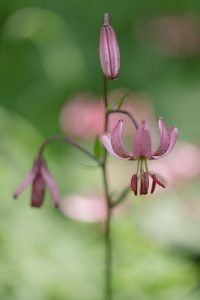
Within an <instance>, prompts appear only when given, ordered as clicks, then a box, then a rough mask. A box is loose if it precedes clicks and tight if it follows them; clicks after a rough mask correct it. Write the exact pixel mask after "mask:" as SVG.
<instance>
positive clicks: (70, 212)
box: [60, 194, 107, 223]
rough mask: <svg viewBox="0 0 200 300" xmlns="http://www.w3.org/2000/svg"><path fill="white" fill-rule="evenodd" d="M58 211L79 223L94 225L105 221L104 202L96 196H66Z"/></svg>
mask: <svg viewBox="0 0 200 300" xmlns="http://www.w3.org/2000/svg"><path fill="white" fill-rule="evenodd" d="M60 209H61V211H62V212H63V214H64V215H66V216H67V217H69V218H71V219H74V220H77V221H81V222H88V223H95V222H100V221H103V220H105V219H106V211H107V210H106V201H105V200H104V199H103V198H99V197H98V196H82V195H77V194H72V195H69V196H66V197H65V198H64V199H63V200H62V201H61V205H60Z"/></svg>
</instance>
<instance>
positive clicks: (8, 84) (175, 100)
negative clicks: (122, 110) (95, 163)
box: [0, 0, 200, 300]
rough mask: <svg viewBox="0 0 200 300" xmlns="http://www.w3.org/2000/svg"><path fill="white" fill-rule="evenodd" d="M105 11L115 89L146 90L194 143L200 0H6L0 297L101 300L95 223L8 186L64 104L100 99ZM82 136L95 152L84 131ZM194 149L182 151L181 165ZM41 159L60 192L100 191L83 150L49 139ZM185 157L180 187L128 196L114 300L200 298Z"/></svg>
mask: <svg viewBox="0 0 200 300" xmlns="http://www.w3.org/2000/svg"><path fill="white" fill-rule="evenodd" d="M105 10H108V11H109V13H110V15H111V16H112V25H113V27H114V28H115V30H116V33H117V36H118V40H119V44H120V51H121V71H120V77H119V78H118V80H116V81H114V82H111V83H110V85H109V88H110V90H113V89H116V88H117V87H120V88H126V89H129V90H131V91H132V92H134V93H135V94H136V95H137V94H138V95H141V94H142V95H145V97H147V98H148V101H149V103H150V104H151V105H152V106H153V108H154V111H155V115H156V117H157V116H163V117H164V119H165V120H166V122H167V124H169V125H170V124H174V125H176V126H177V127H178V128H179V131H180V141H181V140H186V141H187V142H188V143H192V144H196V145H198V144H199V140H200V121H199V110H200V2H199V1H197V0H190V1H189V0H185V1H184V0H182V1H169V0H168V1H167V0H166V1H165V0H163V1H161V0H160V1H159V0H152V1H147V0H140V1H132V0H124V1H89V0H85V1H80V0H73V1H72V0H68V1H61V0H58V1H52V0H48V1H46V0H38V1H37V0H35V1H31V0H26V1H25V0H9V1H8V0H1V2H0V101H1V102H0V139H1V143H0V187H1V188H0V200H1V201H0V299H2V300H27V299H29V300H31V299H34V300H35V299H36V300H64V299H65V300H66V299H69V300H80V299H81V300H86V299H87V300H100V299H102V298H103V296H102V295H103V277H102V274H103V268H104V264H103V250H104V249H103V230H102V229H103V228H102V225H101V224H100V223H96V224H86V223H83V222H76V221H73V220H71V219H69V218H67V217H66V216H65V215H64V214H62V213H61V212H59V211H58V210H54V209H53V208H52V205H51V202H50V197H49V195H47V197H46V201H45V204H44V206H43V207H42V208H41V209H40V210H36V209H32V208H31V207H30V206H29V194H30V191H29V190H28V191H26V192H24V194H23V195H22V196H21V197H20V199H19V200H17V202H14V201H13V200H12V193H13V191H14V190H15V188H16V186H17V185H18V184H19V182H20V180H21V179H22V178H23V177H24V176H25V174H26V173H27V172H28V170H29V169H30V167H31V164H32V161H33V159H34V157H35V155H36V152H37V149H38V146H39V145H40V143H41V141H42V140H43V138H44V137H46V136H48V135H50V134H56V133H60V132H61V128H60V122H59V117H60V113H61V110H62V107H63V105H64V103H66V101H67V99H69V97H71V96H73V95H75V94H79V93H81V92H85V91H87V92H88V91H89V92H92V93H93V94H95V95H96V96H97V97H101V94H102V74H101V68H100V64H99V56H98V47H99V31H100V26H101V24H102V18H103V12H104V11H105ZM79 125H80V126H81V124H79ZM80 142H81V143H82V144H85V145H86V146H87V147H88V149H92V147H93V143H92V141H87V137H86V141H85V140H84V138H82V139H81V140H80ZM191 156H192V154H191V153H190V152H189V151H188V155H187V153H186V155H185V160H186V161H187V160H188V159H190V158H191ZM46 158H47V159H48V164H49V167H50V169H51V173H52V174H53V175H54V178H55V179H56V181H57V182H58V185H59V188H60V191H61V194H62V195H68V194H70V193H85V194H87V193H95V194H98V195H100V194H101V192H102V184H101V176H100V173H99V171H98V170H96V168H87V167H85V165H87V164H91V163H90V162H89V161H88V160H87V159H86V158H85V157H83V155H82V154H81V153H77V152H76V151H74V150H73V149H72V148H70V147H65V146H63V145H52V146H51V147H49V148H48V150H47V151H46ZM178 159H179V157H178V156H177V157H176V158H175V162H176V161H178ZM184 163H185V162H184V161H183V162H182V172H183V173H184V172H185V173H186V180H185V181H184V182H182V181H180V182H179V183H178V184H177V185H176V184H174V185H173V188H171V189H169V190H166V191H165V192H164V193H158V194H156V195H155V197H152V196H151V197H148V198H147V199H142V198H141V197H139V198H138V199H135V198H134V197H133V195H132V194H130V195H129V209H128V210H126V209H124V211H123V212H122V213H119V214H118V215H117V216H116V217H115V218H114V221H113V225H112V230H113V243H114V247H113V248H114V279H113V287H114V299H115V300H122V299H123V300H133V299H137V300H165V299H166V300H167V299H169V298H170V299H174V300H179V299H181V300H183V299H186V300H187V299H192V300H195V299H199V298H200V292H199V285H200V235H199V229H200V204H199V201H200V196H199V195H200V194H199V193H200V188H199V179H200V178H199V174H195V176H194V177H192V176H191V177H192V178H189V179H190V180H187V179H188V178H187V170H185V169H184ZM197 163H198V162H197ZM113 165H115V167H113ZM154 165H155V168H156V162H155V163H154ZM116 166H118V169H117V167H116ZM194 167H198V166H194ZM112 168H113V169H112ZM121 168H122V163H121V162H117V161H116V160H115V159H111V165H110V180H111V181H112V179H111V177H112V170H115V172H116V173H117V174H118V178H117V179H116V178H115V179H114V180H113V181H112V188H113V189H115V188H117V186H118V183H119V182H121V181H120V176H121V175H120V170H121ZM131 168H132V173H133V170H135V166H134V165H133V166H131ZM129 172H130V170H129ZM116 173H115V174H116ZM132 173H130V174H132ZM197 173H198V172H197ZM122 175H123V177H124V173H123V172H122ZM115 177H116V176H115ZM188 177H190V176H188ZM129 180H130V176H129V173H128V175H127V184H128V183H129Z"/></svg>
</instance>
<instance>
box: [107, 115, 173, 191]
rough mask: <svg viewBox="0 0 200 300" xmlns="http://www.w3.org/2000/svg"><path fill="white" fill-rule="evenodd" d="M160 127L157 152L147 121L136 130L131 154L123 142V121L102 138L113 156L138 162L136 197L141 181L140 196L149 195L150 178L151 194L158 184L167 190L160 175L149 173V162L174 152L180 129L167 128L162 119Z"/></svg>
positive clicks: (135, 183) (133, 179)
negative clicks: (153, 146)
mask: <svg viewBox="0 0 200 300" xmlns="http://www.w3.org/2000/svg"><path fill="white" fill-rule="evenodd" d="M158 127H159V131H160V145H159V146H158V148H157V150H155V151H153V150H152V143H151V135H150V131H149V127H148V124H147V123H146V122H145V121H143V122H142V124H141V126H139V127H138V128H137V130H136V135H135V141H134V148H133V150H132V152H131V153H129V152H127V150H126V149H125V147H124V145H123V142H122V128H123V121H122V120H119V121H118V123H117V124H116V126H115V127H114V129H113V131H112V133H111V135H110V134H108V133H106V134H104V135H103V136H102V137H101V142H102V144H103V145H104V147H105V148H106V149H107V151H108V152H109V153H110V154H112V155H113V156H115V157H117V158H120V159H124V160H137V161H138V165H137V172H136V174H134V175H133V176H132V178H131V189H132V191H133V192H134V194H135V195H137V194H138V180H139V179H140V190H139V193H140V195H146V194H148V189H149V178H151V179H152V186H151V194H152V193H153V192H154V191H155V188H156V185H157V184H158V185H160V186H161V187H163V188H165V184H164V183H163V180H162V179H161V178H160V177H159V176H158V174H154V173H151V172H150V171H149V168H148V163H147V161H148V160H154V159H159V158H162V157H164V156H166V155H168V154H169V153H170V152H171V151H172V149H173V148H174V146H175V144H176V141H177V138H178V129H177V128H176V127H171V128H167V127H166V125H165V123H164V122H163V120H162V118H159V120H158Z"/></svg>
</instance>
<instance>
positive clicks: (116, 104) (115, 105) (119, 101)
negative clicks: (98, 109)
mask: <svg viewBox="0 0 200 300" xmlns="http://www.w3.org/2000/svg"><path fill="white" fill-rule="evenodd" d="M127 95H128V93H126V94H124V95H123V96H122V97H121V98H119V99H117V100H114V101H113V102H111V103H109V104H108V106H107V107H106V112H110V111H112V110H113V109H114V108H116V109H120V108H121V107H122V106H123V105H124V101H125V98H126V96H127Z"/></svg>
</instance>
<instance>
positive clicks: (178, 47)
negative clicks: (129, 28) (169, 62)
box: [138, 15, 200, 56]
mask: <svg viewBox="0 0 200 300" xmlns="http://www.w3.org/2000/svg"><path fill="white" fill-rule="evenodd" d="M138 33H139V36H140V38H142V39H144V40H145V41H147V40H148V42H149V39H150V43H151V41H152V45H153V46H154V47H156V48H157V49H159V50H161V51H162V52H164V53H165V54H167V55H175V56H192V55H197V54H199V53H200V29H199V25H198V20H197V18H195V16H192V15H182V16H181V15H179V16H178V15H165V16H158V17H155V18H153V19H150V20H147V21H146V20H145V21H144V22H142V24H141V22H140V25H139V26H138Z"/></svg>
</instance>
